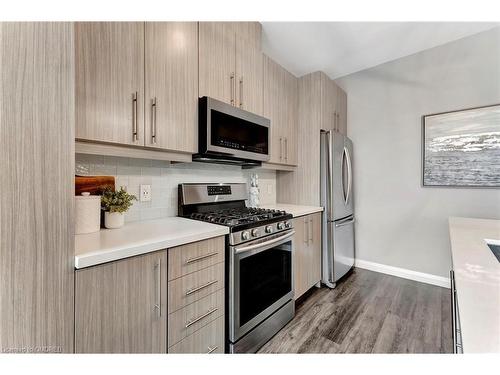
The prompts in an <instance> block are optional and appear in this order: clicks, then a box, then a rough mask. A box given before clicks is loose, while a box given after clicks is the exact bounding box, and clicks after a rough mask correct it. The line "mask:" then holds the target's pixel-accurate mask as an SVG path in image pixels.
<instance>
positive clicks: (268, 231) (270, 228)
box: [266, 225, 273, 233]
mask: <svg viewBox="0 0 500 375" xmlns="http://www.w3.org/2000/svg"><path fill="white" fill-rule="evenodd" d="M272 232H273V227H272V226H270V225H268V226H266V233H272Z"/></svg>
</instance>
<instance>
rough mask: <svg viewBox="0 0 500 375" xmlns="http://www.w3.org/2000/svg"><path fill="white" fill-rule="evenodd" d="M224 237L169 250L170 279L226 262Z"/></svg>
mask: <svg viewBox="0 0 500 375" xmlns="http://www.w3.org/2000/svg"><path fill="white" fill-rule="evenodd" d="M224 246H225V245H224V237H223V236H222V237H215V238H210V239H208V240H203V241H198V242H193V243H190V244H187V245H182V246H177V247H173V248H171V249H169V250H168V279H169V280H173V279H176V278H178V277H180V276H184V275H187V274H188V273H192V272H195V271H199V270H201V269H203V268H206V267H209V266H213V265H214V264H217V263H220V262H224V254H225V247H224Z"/></svg>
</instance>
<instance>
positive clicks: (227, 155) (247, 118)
mask: <svg viewBox="0 0 500 375" xmlns="http://www.w3.org/2000/svg"><path fill="white" fill-rule="evenodd" d="M198 110H199V111H198V113H199V114H198V118H199V132H198V148H199V152H198V154H196V155H193V160H194V161H203V162H212V163H224V164H236V165H247V166H252V165H260V164H261V163H262V162H263V161H267V160H269V137H270V128H269V126H270V121H269V119H267V118H265V117H262V116H259V115H256V114H254V113H251V112H248V111H245V110H243V109H241V108H237V107H234V106H232V105H230V104H227V103H224V102H221V101H219V100H216V99H213V98H209V97H206V96H204V97H202V98H200V100H199V108H198Z"/></svg>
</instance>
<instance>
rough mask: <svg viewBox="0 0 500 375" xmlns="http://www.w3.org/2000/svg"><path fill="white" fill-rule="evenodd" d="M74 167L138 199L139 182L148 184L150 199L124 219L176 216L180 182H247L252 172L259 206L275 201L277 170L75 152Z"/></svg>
mask: <svg viewBox="0 0 500 375" xmlns="http://www.w3.org/2000/svg"><path fill="white" fill-rule="evenodd" d="M75 168H76V174H79V175H105V176H114V177H115V185H116V187H120V186H123V187H124V188H126V190H127V191H128V192H129V193H131V194H134V195H136V196H137V197H138V198H139V187H140V185H142V184H144V185H151V201H150V202H134V205H133V206H132V207H131V208H130V210H129V211H128V212H127V213H126V215H125V220H126V221H138V220H148V219H159V218H162V217H168V216H177V186H178V184H180V183H188V182H200V183H211V182H244V183H249V176H250V174H251V173H257V174H258V175H259V187H260V203H261V206H262V207H265V205H266V204H269V205H272V204H274V203H276V172H275V171H270V170H260V169H246V170H243V169H241V168H240V167H235V166H226V165H217V164H203V163H188V164H169V163H168V162H163V161H156V160H147V159H132V158H119V157H114V156H99V155H83V154H77V155H76V163H75Z"/></svg>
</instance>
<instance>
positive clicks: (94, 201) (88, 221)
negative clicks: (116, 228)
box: [75, 192, 101, 234]
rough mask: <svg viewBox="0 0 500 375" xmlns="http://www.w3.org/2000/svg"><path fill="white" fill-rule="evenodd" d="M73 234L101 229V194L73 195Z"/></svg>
mask: <svg viewBox="0 0 500 375" xmlns="http://www.w3.org/2000/svg"><path fill="white" fill-rule="evenodd" d="M75 211H76V212H75V216H76V217H75V234H84V233H93V232H97V231H99V229H101V196H100V195H90V193H86V192H85V193H82V195H79V196H76V197H75Z"/></svg>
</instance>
